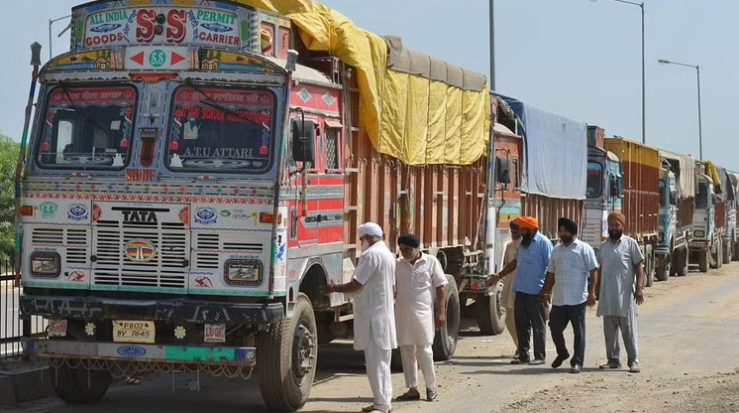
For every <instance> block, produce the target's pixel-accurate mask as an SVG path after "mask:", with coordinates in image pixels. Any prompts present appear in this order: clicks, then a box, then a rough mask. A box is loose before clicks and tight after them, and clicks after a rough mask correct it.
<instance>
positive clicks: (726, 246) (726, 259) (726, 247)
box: [723, 241, 734, 264]
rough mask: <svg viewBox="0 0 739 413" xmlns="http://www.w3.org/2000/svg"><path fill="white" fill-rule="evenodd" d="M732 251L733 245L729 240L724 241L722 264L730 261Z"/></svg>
mask: <svg viewBox="0 0 739 413" xmlns="http://www.w3.org/2000/svg"><path fill="white" fill-rule="evenodd" d="M733 252H734V247H733V245H731V241H724V243H723V253H724V257H723V258H724V264H730V263H731V256H732V253H733Z"/></svg>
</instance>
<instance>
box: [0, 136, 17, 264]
mask: <svg viewBox="0 0 739 413" xmlns="http://www.w3.org/2000/svg"><path fill="white" fill-rule="evenodd" d="M19 153H20V144H18V143H16V142H15V141H13V140H12V139H10V138H9V137H7V136H5V135H2V134H0V259H1V258H2V257H3V256H7V257H11V256H12V255H13V251H14V250H15V189H14V186H15V170H16V165H17V163H18V155H19Z"/></svg>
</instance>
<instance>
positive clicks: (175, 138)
mask: <svg viewBox="0 0 739 413" xmlns="http://www.w3.org/2000/svg"><path fill="white" fill-rule="evenodd" d="M275 105H276V102H275V97H274V95H273V94H272V93H271V92H269V91H267V90H255V89H250V90H234V89H221V88H218V89H216V88H199V87H197V86H194V85H193V86H183V87H180V88H179V89H178V90H177V92H176V93H175V97H174V104H173V106H172V112H171V113H172V118H171V124H170V133H169V145H168V151H167V159H166V162H167V167H168V168H169V169H170V170H172V171H176V172H211V173H213V172H225V173H239V174H258V173H264V172H266V171H267V170H269V168H270V166H271V164H272V159H273V153H274V139H273V136H274V135H273V133H272V132H273V131H274V127H275V126H274V125H275V119H274V111H275Z"/></svg>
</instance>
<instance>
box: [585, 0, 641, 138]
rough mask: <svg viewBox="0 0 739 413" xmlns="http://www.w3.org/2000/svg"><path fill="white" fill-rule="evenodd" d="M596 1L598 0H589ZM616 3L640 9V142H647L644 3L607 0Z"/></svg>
mask: <svg viewBox="0 0 739 413" xmlns="http://www.w3.org/2000/svg"><path fill="white" fill-rule="evenodd" d="M590 1H592V2H597V1H598V0H590ZM609 1H614V2H616V3H624V4H630V5H632V6H638V7H639V8H640V9H641V143H642V144H645V145H646V143H647V64H646V63H647V61H646V57H645V53H646V40H645V35H646V32H645V30H644V28H645V20H646V19H645V16H644V3H637V2H634V1H627V0H609Z"/></svg>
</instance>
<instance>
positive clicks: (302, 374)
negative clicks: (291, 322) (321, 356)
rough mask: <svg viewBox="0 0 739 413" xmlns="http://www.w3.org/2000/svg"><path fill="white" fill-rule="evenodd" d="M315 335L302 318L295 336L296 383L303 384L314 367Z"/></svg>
mask: <svg viewBox="0 0 739 413" xmlns="http://www.w3.org/2000/svg"><path fill="white" fill-rule="evenodd" d="M315 349H316V343H315V336H314V335H313V333H312V332H311V331H310V327H309V325H308V322H307V321H306V320H300V324H298V327H297V328H296V329H295V335H294V336H293V352H292V353H293V354H292V359H293V360H292V371H293V377H294V379H295V383H296V384H297V385H298V386H301V385H302V384H303V382H304V381H305V378H306V377H307V376H309V375H310V373H311V372H312V371H313V369H314V365H313V363H314V361H315V359H316V356H315Z"/></svg>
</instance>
